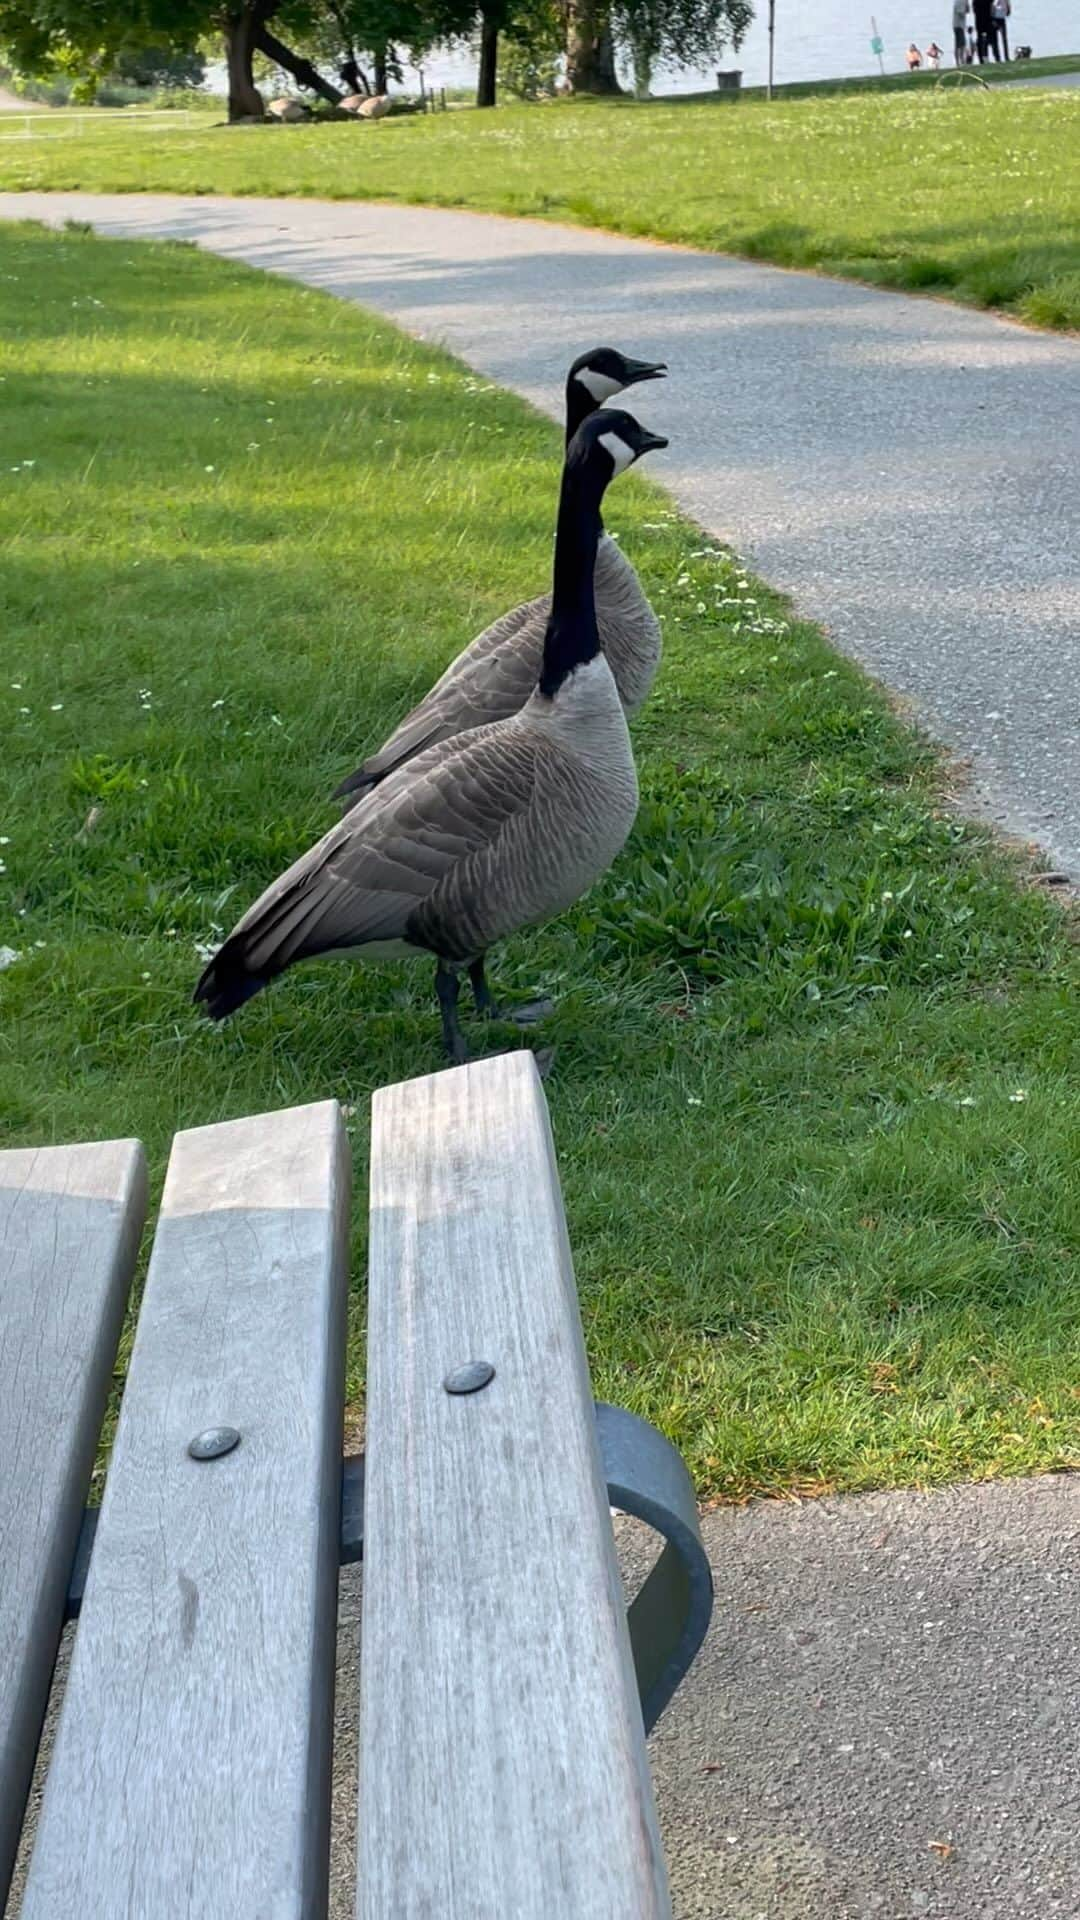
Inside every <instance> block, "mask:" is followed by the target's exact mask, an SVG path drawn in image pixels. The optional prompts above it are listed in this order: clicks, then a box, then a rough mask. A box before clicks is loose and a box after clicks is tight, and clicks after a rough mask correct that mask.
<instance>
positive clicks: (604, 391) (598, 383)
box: [577, 367, 622, 406]
mask: <svg viewBox="0 0 1080 1920" xmlns="http://www.w3.org/2000/svg"><path fill="white" fill-rule="evenodd" d="M577 378H578V379H579V380H580V381H581V384H582V386H583V387H584V389H585V391H586V393H590V394H591V395H592V397H593V399H594V400H595V401H596V404H597V406H599V405H600V402H601V401H602V400H608V399H610V398H611V395H612V394H613V393H621V392H622V386H621V384H620V382H619V381H618V380H613V379H612V377H611V375H610V373H597V371H596V368H595V367H582V369H581V371H580V373H579V374H578V375H577Z"/></svg>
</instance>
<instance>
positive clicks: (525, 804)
mask: <svg viewBox="0 0 1080 1920" xmlns="http://www.w3.org/2000/svg"><path fill="white" fill-rule="evenodd" d="M666 446H667V441H666V440H665V439H662V438H661V437H660V436H659V435H658V434H653V433H648V432H647V431H646V430H645V429H644V428H643V427H641V426H639V425H638V423H637V421H636V420H634V419H632V418H631V416H630V415H629V414H628V413H619V412H602V413H596V414H593V415H592V416H591V417H590V418H589V419H588V420H586V421H585V422H584V424H583V425H582V426H581V427H580V428H579V430H578V432H577V433H576V434H575V436H574V439H573V440H572V441H571V444H570V447H569V449H568V452H567V455H566V461H565V465H564V467H563V478H562V487H561V490H560V496H559V516H558V524H557V528H556V537H555V566H554V579H553V593H552V607H551V614H550V617H549V619H548V622H547V627H546V630H545V634H544V644H543V649H542V658H541V661H540V670H539V674H538V679H537V684H536V686H535V687H534V689H533V693H532V695H531V697H530V699H529V700H528V701H526V703H525V705H524V707H523V708H522V709H521V711H520V712H519V713H516V714H513V715H511V717H510V718H509V719H507V720H497V721H494V722H492V723H491V724H490V725H488V726H484V727H477V728H474V729H473V730H472V731H471V732H469V733H460V734H458V735H456V736H455V737H454V738H452V739H450V740H445V741H439V742H437V743H436V744H435V746H433V747H428V748H427V749H426V750H425V752H423V753H421V754H418V755H417V757H416V759H414V760H411V761H409V763H408V764H407V765H406V766H404V767H401V768H399V769H398V771H397V772H396V773H395V774H394V775H393V777H392V778H390V779H388V780H386V781H385V782H384V783H383V784H382V785H381V786H380V787H379V788H378V789H377V790H376V791H375V792H374V793H372V794H370V795H369V796H368V797H367V798H365V799H363V800H362V801H361V802H360V803H359V804H358V805H357V806H356V807H354V808H353V809H352V810H351V812H349V813H347V814H346V815H345V817H344V819H343V820H340V821H339V822H338V823H337V825H336V826H334V827H332V828H331V830H330V832H329V833H327V834H325V835H324V837H323V838H322V839H321V840H320V841H319V842H318V844H317V845H316V846H314V847H312V848H311V849H310V851H309V852H308V853H305V854H303V855H302V856H301V858H300V859H299V860H297V861H296V862H295V863H294V864H293V866H291V867H290V868H289V870H288V872H287V873H284V874H282V876H281V878H280V879H278V880H275V881H274V882H273V884H272V885H271V886H269V887H268V888H267V889H266V892H265V893H264V894H263V895H262V896H261V898H260V899H258V900H257V901H256V902H255V905H254V906H253V907H251V908H249V910H248V912H247V913H246V914H245V915H244V917H243V919H242V920H241V921H240V922H239V923H238V925H237V926H236V927H235V928H234V930H233V932H232V933H231V934H230V935H229V937H228V939H227V940H226V941H225V943H224V945H223V946H222V947H221V948H220V949H219V951H218V952H217V954H215V956H214V958H213V959H212V960H211V961H210V964H209V965H208V966H207V967H206V969H205V971H204V972H203V974H202V977H201V978H200V980H199V983H198V985H197V987H196V989H195V999H196V1000H197V1001H201V1002H202V1003H203V1004H204V1005H205V1007H206V1011H207V1013H208V1014H209V1016H210V1018H211V1019H213V1020H223V1019H224V1018H225V1017H226V1016H227V1015H228V1014H230V1013H233V1012H234V1011H235V1009H236V1008H237V1007H239V1006H242V1005H243V1003H244V1001H245V1000H249V999H250V998H251V997H252V995H253V994H256V993H258V992H259V990H260V988H262V987H265V986H266V985H267V983H268V981H270V980H272V979H273V978H274V976H275V974H279V973H282V972H283V971H284V969H285V968H286V967H288V966H292V965H293V964H294V963H295V962H296V961H298V960H304V959H309V958H313V957H314V956H315V955H317V954H331V953H332V954H341V955H345V954H349V955H353V956H355V957H357V958H366V959H391V958H395V959H396V958H402V957H405V956H407V955H414V956H415V955H417V954H422V953H428V954H434V955H435V957H436V962H437V965H436V977H435V990H436V993H437V995H438V999H439V1005H440V1007H441V1009H442V1023H443V1039H444V1041H445V1044H446V1049H447V1052H448V1053H449V1055H450V1058H451V1059H452V1060H454V1061H461V1060H464V1059H467V1058H468V1049H467V1047H466V1044H465V1040H464V1036H463V1035H462V1032H461V1028H460V1026H459V1024H458V1016H457V1002H458V992H459V973H460V970H461V969H462V968H465V969H467V971H468V974H469V978H470V980H471V982H472V987H473V993H474V997H475V1000H476V1007H477V1011H478V1012H479V1013H486V1014H489V1015H493V1014H494V1013H495V1012H496V1007H495V1003H494V1001H493V1000H492V997H491V994H490V992H489V990H488V986H487V982H486V979H485V977H484V955H485V954H486V952H487V950H488V948H489V947H490V946H492V944H493V943H494V942H495V941H496V940H500V939H502V938H504V936H505V935H507V934H510V933H515V932H516V931H517V930H518V929H519V928H520V927H525V926H528V925H530V924H531V923H532V922H534V921H538V920H546V919H549V918H550V917H551V916H552V915H553V914H556V913H561V912H562V911H563V910H564V908H566V907H568V906H570V905H572V903H573V902H574V901H575V900H577V899H578V898H579V897H580V895H581V894H583V893H585V892H586V890H587V889H588V888H589V887H591V886H592V884H593V882H594V881H595V880H598V879H599V877H600V875H601V874H602V873H604V872H605V870H606V869H607V867H608V866H609V865H610V864H611V862H612V860H613V859H614V858H615V855H616V854H617V853H618V852H619V850H620V848H621V847H622V845H623V842H624V841H625V839H626V837H627V834H628V833H629V832H630V828H631V827H632V825H633V823H634V816H635V814H636V812H637V802H638V789H637V775H636V772H635V769H634V759H633V754H632V752H631V749H630V736H629V734H628V732H627V728H626V717H625V714H624V713H623V709H622V705H621V703H620V700H619V696H618V691H617V689H616V686H615V681H614V678H613V676H612V673H611V668H610V666H609V665H608V662H607V661H606V659H605V658H604V655H603V653H602V652H601V650H600V637H599V632H598V629H597V621H596V606H595V596H594V592H593V567H594V564H595V560H596V547H597V542H598V540H599V537H600V503H601V500H602V499H603V496H604V491H605V489H606V487H607V485H608V482H609V481H610V480H612V479H613V478H614V476H615V475H616V474H617V473H621V472H622V471H623V470H624V469H625V468H626V467H629V466H631V465H632V464H633V462H634V461H635V460H637V459H638V458H639V457H640V456H641V454H643V453H648V452H649V450H650V449H651V448H653V447H666ZM544 1010H546V1003H544ZM536 1011H537V1009H536V1006H535V1005H534V1007H532V1008H525V1009H521V1010H520V1017H521V1018H522V1019H525V1020H527V1019H528V1018H530V1016H531V1017H535V1014H536ZM511 1017H515V1016H513V1015H512V1016H511Z"/></svg>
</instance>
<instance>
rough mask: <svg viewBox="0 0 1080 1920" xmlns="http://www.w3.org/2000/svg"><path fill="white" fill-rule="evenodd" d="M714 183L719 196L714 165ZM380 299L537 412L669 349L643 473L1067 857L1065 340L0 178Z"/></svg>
mask: <svg viewBox="0 0 1080 1920" xmlns="http://www.w3.org/2000/svg"><path fill="white" fill-rule="evenodd" d="M718 191H722V182H721V183H719V186H718ZM3 216H8V217H20V216H21V217H26V216H32V217H35V218H39V219H51V220H62V219H64V218H65V217H73V216H74V217H77V218H80V219H88V220H92V221H93V222H94V224H95V225H96V226H98V227H99V228H100V229H101V230H102V231H103V232H108V233H122V234H126V235H132V234H140V233H170V234H175V235H182V236H183V237H185V238H187V239H191V240H196V241H198V242H199V243H200V244H201V245H204V246H207V247H211V248H214V249H215V250H216V251H218V252H219V253H223V254H227V255H229V256H230V257H233V258H238V259H243V260H247V261H250V262H252V263H253V264H254V265H256V266H260V267H266V268H269V269H271V270H272V271H275V272H280V273H284V274H288V275H291V276H293V277H294V278H296V279H299V280H304V281H307V282H309V283H310V284H311V285H313V286H319V287H323V288H326V289H328V290H329V291H330V292H332V293H336V294H339V295H341V296H342V297H344V298H348V299H355V300H359V301H362V302H363V303H365V304H366V305H368V306H371V307H375V308H379V309H381V310H382V311H383V312H385V313H387V314H389V315H391V316H392V317H393V318H394V319H396V320H398V321H400V322H401V323H402V324H403V325H404V326H406V327H408V328H409V329H410V330H411V331H413V332H414V333H417V334H421V335H422V336H423V337H424V338H425V339H431V340H438V341H441V342H444V343H445V344H446V345H447V346H448V347H450V348H451V349H452V350H453V351H454V352H455V353H457V354H458V355H460V356H461V357H462V358H463V359H465V360H467V361H469V362H470V363H471V364H472V365H473V366H474V367H477V368H478V369H480V370H481V371H483V372H484V373H485V374H488V375H490V376H492V377H493V378H495V379H497V380H499V381H501V382H503V383H504V384H505V385H507V386H510V387H514V388H516V389H517V390H518V391H519V392H521V393H523V394H525V395H526V396H527V397H528V398H529V399H531V400H533V401H536V402H537V403H538V404H539V405H541V406H544V407H546V408H548V409H549V410H552V411H554V410H556V409H557V407H558V403H559V389H560V385H561V375H562V373H563V370H564V369H565V366H566V363H567V360H568V358H569V357H570V356H571V354H572V353H573V352H576V351H577V350H578V349H579V348H580V347H582V346H587V345H589V344H591V343H592V342H593V341H596V340H603V339H610V340H612V341H614V342H616V343H617V344H620V345H623V346H625V347H626V348H627V349H628V350H629V351H631V352H636V353H639V354H643V355H650V356H651V355H657V356H662V357H664V358H666V359H667V360H669V361H670V363H671V368H672V378H671V379H670V380H669V381H668V383H667V385H666V386H665V387H662V388H661V387H649V388H647V389H643V390H642V392H641V394H640V396H635V404H636V405H638V406H639V407H640V411H641V414H642V417H643V418H644V419H645V420H646V421H647V422H648V423H649V424H650V425H652V426H654V427H656V428H658V429H661V430H664V429H666V430H668V431H669V432H670V434H671V437H672V445H671V450H670V452H669V453H668V454H666V455H664V456H662V457H661V460H660V461H659V462H658V463H657V465H656V467H655V468H652V469H650V471H651V472H654V473H655V475H656V477H657V478H659V479H663V480H664V481H665V482H666V484H667V485H668V486H669V487H670V488H671V491H672V492H673V493H674V495H675V497H676V498H677V500H678V501H679V502H680V504H681V505H682V506H684V507H685V508H687V509H688V510H689V512H691V513H692V514H694V515H695V516H696V517H697V518H698V519H699V520H700V521H701V522H702V523H703V525H704V526H706V527H707V528H708V529H709V531H710V532H712V533H714V534H717V535H719V536H721V537H722V538H724V539H726V540H729V541H730V542H731V543H732V544H733V545H734V546H735V547H736V548H737V549H738V550H739V551H740V552H741V553H742V554H743V555H744V556H745V557H746V558H747V559H748V560H750V561H751V562H752V563H753V564H754V566H755V567H757V568H758V569H759V571H760V572H761V573H762V574H763V575H764V576H765V578H766V579H768V580H770V581H772V582H773V583H775V584H776V585H778V586H782V587H785V588H787V589H788V590H789V591H790V592H791V593H792V594H793V595H794V596H795V600H796V602H797V604H798V606H799V607H800V608H801V609H802V610H804V611H805V612H807V613H809V614H812V615H814V616H816V617H817V618H819V619H821V620H823V621H824V622H825V623H826V625H827V626H828V627H829V629H830V630H831V632H832V634H833V637H834V638H835V640H836V642H837V643H838V645H840V646H841V647H842V648H844V649H845V651H847V652H849V653H851V654H853V655H855V656H856V657H857V658H858V659H860V660H862V661H863V662H864V663H865V664H866V666H867V667H869V668H870V670H871V671H872V672H873V673H875V674H877V675H879V676H880V677H881V678H882V679H883V680H885V681H887V683H888V684H889V685H890V686H891V687H893V688H895V689H896V690H897V691H898V692H899V693H902V694H905V695H907V696H910V698H911V700H912V702H913V704H914V707H915V710H916V712H917V713H918V714H919V715H920V716H921V717H922V719H923V720H924V721H925V723H926V725H927V726H928V727H929V729H930V730H931V731H932V732H933V733H934V734H935V735H937V737H938V738H940V739H941V740H943V741H944V742H945V743H946V744H948V745H949V746H951V747H952V748H954V749H955V750H956V751H957V752H958V753H959V754H960V755H961V756H963V757H964V758H969V759H970V760H971V762H972V769H973V791H972V805H973V807H975V808H976V809H978V810H980V811H982V812H984V813H985V814H986V815H987V816H988V817H989V818H992V819H994V820H996V821H999V822H1001V823H1002V824H1004V825H1005V826H1007V827H1008V828H1010V829H1011V830H1012V831H1013V832H1015V833H1018V834H1020V835H1022V836H1024V837H1026V838H1029V839H1032V840H1037V841H1039V842H1040V843H1041V844H1042V845H1043V846H1044V847H1045V848H1046V849H1047V851H1048V853H1049V854H1050V856H1051V858H1052V859H1053V860H1054V861H1055V863H1057V864H1059V865H1062V866H1065V867H1067V868H1069V869H1070V870H1071V871H1073V872H1074V873H1080V485H1078V482H1077V475H1078V473H1080V342H1078V341H1076V340H1074V339H1064V338H1060V337H1053V336H1051V335H1043V334H1038V333H1034V332H1030V331H1026V330H1025V329H1023V328H1021V327H1018V326H1013V325H1011V324H1009V323H1007V322H1005V321H1001V320H995V319H992V318H990V317H989V316H987V315H985V314H979V313H974V312H970V311H966V310H965V309H963V308H961V307H954V306H950V305H947V304H946V303H944V302H939V301H931V300H924V299H915V298H911V297H909V296H905V295H900V294H884V293H876V292H874V291H872V290H870V289H867V288H863V287H858V286H854V285H851V284H849V283H846V282H842V281H834V280H826V279H820V278H816V277H814V276H812V275H809V274H795V273H785V272H782V271H780V270H779V269H777V268H773V267H759V266H755V265H752V264H749V263H747V262H745V261H740V260H734V259H730V258H726V257H724V256H722V255H710V254H699V253H693V252H690V251H687V250H683V249H678V248H674V247H660V246H654V245H650V244H649V243H647V242H643V241H634V240H627V239H622V238H619V237H617V236H614V235H610V234H603V233H594V232H589V231H587V230H585V229H579V228H574V227H559V226H554V225H545V224H541V223H537V222H530V221H513V220H504V219H499V218H494V217H486V216H483V215H475V214H461V213H446V212H436V211H431V210H428V209H424V208H415V207H403V206H375V205H368V204H364V203H359V204H357V203H350V202H336V203H324V202H317V201H305V200H282V201H271V200H224V199H221V200H215V199H209V198H180V197H176V198H173V197H170V196H164V195H146V196H135V195H111V196H110V195H101V196H97V195H91V194H79V193H63V194H61V193H57V194H0V217H3Z"/></svg>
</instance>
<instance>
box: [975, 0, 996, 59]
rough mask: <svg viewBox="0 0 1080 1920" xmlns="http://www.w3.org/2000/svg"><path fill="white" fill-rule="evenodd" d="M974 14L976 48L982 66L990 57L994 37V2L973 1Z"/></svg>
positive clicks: (984, 0) (985, 0)
mask: <svg viewBox="0 0 1080 1920" xmlns="http://www.w3.org/2000/svg"><path fill="white" fill-rule="evenodd" d="M972 12H973V13H974V15H975V47H976V50H977V52H978V55H979V64H980V66H981V65H982V63H983V61H984V60H987V59H989V57H990V42H991V40H992V39H993V37H994V15H993V0H972Z"/></svg>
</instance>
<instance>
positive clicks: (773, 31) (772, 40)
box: [765, 0, 776, 100]
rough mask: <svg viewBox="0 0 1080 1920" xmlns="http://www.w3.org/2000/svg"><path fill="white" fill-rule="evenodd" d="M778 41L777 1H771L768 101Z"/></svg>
mask: <svg viewBox="0 0 1080 1920" xmlns="http://www.w3.org/2000/svg"><path fill="white" fill-rule="evenodd" d="M775 40H776V0H769V80H768V85H767V86H766V88H765V98H766V100H771V99H772V89H773V48H774V44H775Z"/></svg>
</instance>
